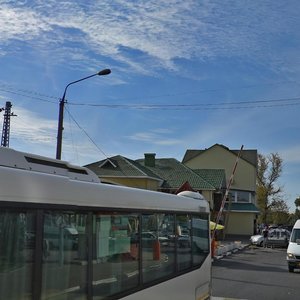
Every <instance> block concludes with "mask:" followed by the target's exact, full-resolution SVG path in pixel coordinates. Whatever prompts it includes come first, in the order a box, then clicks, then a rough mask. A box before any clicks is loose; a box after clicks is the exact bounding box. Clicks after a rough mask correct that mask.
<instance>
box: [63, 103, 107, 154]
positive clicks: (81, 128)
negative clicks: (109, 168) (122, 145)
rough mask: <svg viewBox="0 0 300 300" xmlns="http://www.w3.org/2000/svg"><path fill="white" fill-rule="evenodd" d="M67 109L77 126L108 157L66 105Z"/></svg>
mask: <svg viewBox="0 0 300 300" xmlns="http://www.w3.org/2000/svg"><path fill="white" fill-rule="evenodd" d="M65 109H66V111H67V112H68V114H69V116H70V118H71V119H72V120H73V122H74V123H75V124H76V125H77V127H78V128H79V129H80V130H82V132H83V133H84V134H85V135H86V136H87V137H88V139H89V140H90V141H91V142H92V143H93V144H94V146H95V147H96V148H97V149H98V150H99V151H100V152H101V153H102V154H103V155H104V156H105V157H106V158H107V159H109V158H108V156H107V155H106V154H105V153H104V151H103V150H102V149H101V148H100V147H99V146H98V145H97V144H96V142H95V141H94V140H93V139H92V138H91V136H90V135H89V134H88V133H87V132H86V130H84V128H83V127H82V126H80V125H79V123H78V122H77V121H76V120H75V118H74V117H73V116H72V114H71V113H70V111H69V109H68V108H67V107H66V106H65Z"/></svg>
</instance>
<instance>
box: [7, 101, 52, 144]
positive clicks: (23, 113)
mask: <svg viewBox="0 0 300 300" xmlns="http://www.w3.org/2000/svg"><path fill="white" fill-rule="evenodd" d="M13 111H14V113H15V114H16V115H17V117H12V118H11V119H12V120H11V123H12V126H11V136H13V138H15V139H18V140H20V141H22V142H23V143H28V144H32V143H33V144H41V145H53V144H55V143H56V130H57V121H55V120H49V119H46V118H45V117H42V116H39V115H37V114H35V113H33V112H31V111H29V110H27V109H24V108H22V107H17V106H14V107H13Z"/></svg>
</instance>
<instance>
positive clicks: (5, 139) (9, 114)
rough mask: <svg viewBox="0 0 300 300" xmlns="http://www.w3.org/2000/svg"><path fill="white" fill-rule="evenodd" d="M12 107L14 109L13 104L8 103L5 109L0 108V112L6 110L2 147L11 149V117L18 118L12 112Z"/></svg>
mask: <svg viewBox="0 0 300 300" xmlns="http://www.w3.org/2000/svg"><path fill="white" fill-rule="evenodd" d="M11 107H12V104H11V102H10V101H7V102H6V104H5V108H0V111H2V110H4V120H3V128H2V138H1V146H2V147H9V132H10V117H15V116H17V115H15V114H14V113H12V112H11Z"/></svg>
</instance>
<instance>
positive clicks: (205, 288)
mask: <svg viewBox="0 0 300 300" xmlns="http://www.w3.org/2000/svg"><path fill="white" fill-rule="evenodd" d="M187 196H188V197H186V196H184V195H171V194H166V193H159V192H152V191H146V190H142V189H133V188H127V187H121V186H114V185H108V184H103V183H101V182H100V181H99V179H98V177H97V176H96V175H95V174H94V173H93V172H91V171H90V170H88V169H86V168H82V167H76V166H72V165H70V164H68V163H66V162H64V161H59V160H54V159H50V158H45V157H41V156H37V155H32V154H28V153H23V152H18V151H14V150H12V149H8V148H0V299H5V300H18V299H22V300H27V299H28V300H29V299H33V300H40V299H50V300H52V299H53V300H70V299H72V300H83V299H96V300H98V299H126V300H140V299H143V300H147V299H151V300H152V299H157V300H158V299H164V300H165V299H172V300H182V299H185V300H189V299H191V300H192V299H193V300H200V299H209V298H210V289H211V286H210V285H211V256H210V235H209V205H208V203H207V201H206V200H205V199H204V198H203V197H202V196H201V195H200V194H198V193H192V194H191V193H189V194H188V195H187ZM199 223H201V230H199V228H198V227H199V226H197V228H195V229H194V230H193V224H199ZM179 226H181V227H182V228H187V229H188V230H186V232H185V234H184V239H185V241H188V242H185V243H182V240H181V244H180V245H179V241H180V233H178V230H177V229H178V227H179ZM199 240H201V243H199Z"/></svg>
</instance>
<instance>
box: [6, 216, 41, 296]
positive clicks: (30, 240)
mask: <svg viewBox="0 0 300 300" xmlns="http://www.w3.org/2000/svg"><path fill="white" fill-rule="evenodd" d="M34 221H35V216H34V214H33V213H31V212H27V211H22V212H17V211H14V210H1V212H0V241H1V242H0V299H6V300H14V299H25V300H27V299H32V279H33V276H32V274H33V267H32V266H33V255H34V249H35V237H36V230H35V222H34Z"/></svg>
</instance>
